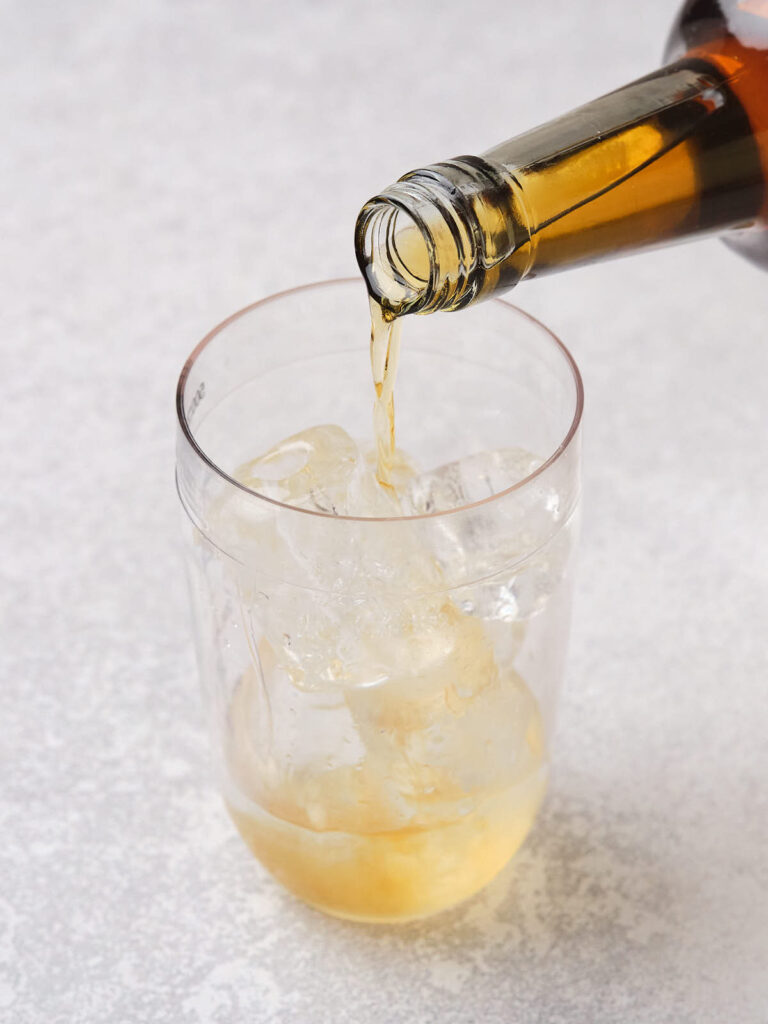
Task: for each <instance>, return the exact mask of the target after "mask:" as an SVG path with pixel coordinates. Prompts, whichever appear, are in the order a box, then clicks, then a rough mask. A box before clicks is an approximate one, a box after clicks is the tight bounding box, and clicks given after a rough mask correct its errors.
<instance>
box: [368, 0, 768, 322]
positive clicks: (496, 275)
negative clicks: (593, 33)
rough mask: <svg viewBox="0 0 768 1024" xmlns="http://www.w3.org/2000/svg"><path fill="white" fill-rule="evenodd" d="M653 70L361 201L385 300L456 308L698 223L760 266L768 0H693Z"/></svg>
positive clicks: (765, 250) (764, 243)
mask: <svg viewBox="0 0 768 1024" xmlns="http://www.w3.org/2000/svg"><path fill="white" fill-rule="evenodd" d="M666 56H667V58H668V59H670V60H671V63H668V64H667V65H665V66H664V67H662V68H661V69H659V70H658V71H655V72H653V73H652V74H650V75H647V76H646V77H644V78H641V79H639V80H637V81H635V82H632V83H630V84H629V85H626V86H624V87H623V88H621V89H618V90H616V91H615V92H612V93H609V94H608V95H606V96H603V97H601V98H600V99H597V100H594V101H593V102H592V103H589V104H587V105H586V106H583V107H579V108H578V109H577V110H574V111H571V112H570V113H569V114H566V115H564V116H563V117H560V118H558V119H556V120H554V121H551V122H549V123H548V124H545V125H542V126H541V127H539V128H535V129H533V130H532V131H529V132H526V133H525V134H523V135H519V136H517V137H516V138H514V139H511V140H510V141H509V142H505V143H503V144H502V145H500V146H496V147H494V148H493V149H491V150H488V151H487V152H486V153H484V154H482V156H463V157H458V158H456V159H454V160H448V161H445V162H443V163H438V164H433V165H431V166H429V167H424V168H421V169H419V170H416V171H411V172H410V173H409V174H406V175H404V176H403V177H402V178H401V179H400V180H399V181H398V182H396V183H395V184H394V185H391V186H390V187H389V188H387V189H385V190H384V191H383V192H381V193H380V194H379V195H378V196H375V197H374V198H373V199H371V200H370V201H369V202H368V203H367V204H366V205H365V207H364V208H363V209H362V211H361V213H360V216H359V218H358V222H357V226H356V231H355V247H356V253H357V258H358V262H359V264H360V268H361V270H362V271H363V274H364V276H365V279H366V282H367V285H368V288H369V291H370V292H371V295H372V297H373V298H374V299H375V300H376V301H377V302H379V303H380V304H381V306H382V308H383V311H384V312H385V314H388V315H389V316H399V315H401V314H403V313H408V312H418V313H427V312H433V311H435V310H440V309H443V310H452V309H461V308H462V307H464V306H466V305H468V304H470V303H471V302H474V301H476V300H477V299H479V298H481V297H484V296H487V295H489V294H491V293H498V292H501V291H504V290H506V289H508V288H511V287H513V286H514V285H515V284H517V283H518V282H519V281H520V280H522V279H523V278H525V277H533V276H535V275H539V274H544V273H549V272H551V271H555V270H561V269H565V268H567V267H570V266H577V265H579V264H584V263H591V262H594V261H596V260H600V259H606V258H610V257H612V256H617V255H621V254H623V253H626V252H629V251H634V250H638V249H641V248H645V247H650V246H658V245H662V244H664V243H666V242H672V241H675V240H680V239H684V238H694V237H696V236H698V235H701V234H703V233H708V232H725V233H726V238H727V240H728V241H729V242H730V244H732V245H733V246H734V247H736V248H739V249H740V250H741V251H742V252H744V253H745V254H746V255H747V256H749V257H750V258H751V259H753V260H755V261H757V262H760V263H762V264H764V265H766V266H768V186H767V185H766V182H767V181H768V0H738V2H737V0H689V2H688V3H686V4H685V5H684V7H683V9H682V11H681V12H680V14H679V16H678V19H677V21H676V23H675V26H674V28H673V30H672V34H671V37H670V41H669V43H668V45H667V50H666Z"/></svg>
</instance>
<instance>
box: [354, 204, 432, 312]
mask: <svg viewBox="0 0 768 1024" xmlns="http://www.w3.org/2000/svg"><path fill="white" fill-rule="evenodd" d="M355 254H356V256H357V262H358V265H359V267H360V271H361V273H362V274H363V277H364V278H365V283H366V286H367V288H368V292H369V294H370V295H371V296H372V298H373V299H375V300H376V302H378V303H379V305H380V306H381V307H382V310H383V311H384V313H385V315H387V314H388V315H389V316H391V317H395V316H402V315H403V314H404V313H413V312H419V311H420V310H422V309H424V307H425V306H426V304H427V299H428V296H429V294H430V292H431V291H433V290H434V284H435V259H434V254H435V246H434V241H433V239H432V237H431V235H430V232H429V228H428V226H427V224H426V223H425V221H424V220H423V219H422V218H421V217H420V216H419V213H418V211H417V210H416V209H413V208H412V207H411V208H410V209H409V208H407V207H406V205H405V204H404V203H403V202H402V200H401V199H400V198H399V197H396V196H392V195H388V194H382V195H380V196H375V197H374V198H373V199H371V200H370V201H369V202H367V203H366V204H365V206H364V207H363V209H362V210H361V211H360V215H359V216H358V218H357V223H356V225H355Z"/></svg>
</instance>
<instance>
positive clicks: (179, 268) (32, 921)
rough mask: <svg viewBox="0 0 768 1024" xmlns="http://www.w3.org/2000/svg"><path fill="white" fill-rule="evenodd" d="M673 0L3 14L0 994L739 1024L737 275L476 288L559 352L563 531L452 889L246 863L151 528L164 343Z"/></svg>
mask: <svg viewBox="0 0 768 1024" xmlns="http://www.w3.org/2000/svg"><path fill="white" fill-rule="evenodd" d="M673 10H674V4H672V3H669V2H664V0H652V2H651V0H646V2H645V3H643V4H625V3H601V2H598V0H592V2H586V0H581V2H579V3H571V2H565V0H557V2H554V0H549V2H546V3H537V4H534V3H522V2H516V3H513V2H510V0H506V2H497V0H486V2H484V3H482V4H481V5H479V7H473V6H472V5H470V4H469V3H468V2H467V3H463V4H460V3H456V2H441V3H438V2H437V0H434V2H432V3H418V2H414V0H409V2H402V0H396V2H394V3H393V2H389V3H386V4H384V3H382V4H373V3H364V2H362V0H357V2H354V0H348V2H342V0H334V2H333V3H319V2H318V3H310V2H305V3H295V2H291V0H284V2H282V3H265V2H260V3H259V2H250V3H248V2H246V0H242V2H240V3H232V2H228V3H226V2H225V3H214V2H213V0H209V2H185V3H181V2H170V0H168V2H153V0H144V2H140V0H135V2H130V3H129V2H124V3H104V2H99V3H96V2H93V3H91V2H73V3H69V4H66V3H54V2H49V3H43V2H39V0H38V2H35V0H31V2H25V0H15V2H13V0H6V3H5V4H4V5H3V7H2V12H1V13H0V19H1V21H2V24H1V25H0V47H1V48H2V59H1V60H0V95H1V96H2V103H1V115H0V116H1V117H2V125H1V128H2V131H1V134H0V138H2V144H1V145H0V166H1V167H2V195H3V200H2V207H1V208H0V216H1V217H2V230H1V232H0V246H1V253H2V278H3V283H4V298H3V302H2V310H1V315H2V333H1V335H0V346H1V347H2V366H3V376H2V380H3V417H2V420H3V462H4V469H3V501H2V533H1V536H2V546H3V550H2V554H1V556H0V568H1V569H2V575H3V590H2V624H3V641H2V666H3V667H2V685H1V687H0V744H2V790H1V791H0V792H1V795H0V822H2V825H1V829H2V841H1V842H0V1018H2V1020H3V1021H6V1020H7V1021H9V1022H13V1024H30V1022H45V1024H65V1022H66V1024H79V1022H86V1021H88V1022H91V1021H94V1022H103V1021H117V1022H124V1021H127V1022H131V1021H148V1022H168V1024H208V1022H210V1024H219V1022H228V1024H229V1022H241V1021H242V1022H246V1021H247V1022H249V1024H267V1022H278V1021H279V1022H281V1024H282V1022H285V1024H294V1022H295V1024H308V1022H310V1024H311V1022H319V1024H324V1022H329V1024H330V1022H333V1024H343V1022H354V1024H373V1022H387V1024H390V1022H393V1024H394V1022H409V1024H410V1022H432V1021H435V1022H437V1021H439V1022H440V1024H470V1022H480V1021H481V1022H486V1021H487V1022H498V1024H518V1022H525V1024H528V1022H542V1024H560V1022H563V1024H565V1022H568V1024H602V1022H609V1021H610V1022H616V1021H620V1022H630V1024H635V1022H649V1024H650V1022H653V1024H655V1022H662V1021H663V1022H667V1021H669V1022H674V1024H684V1022H692V1024H693V1022H695V1024H707V1022H712V1024H715V1022H716V1024H722V1022H724V1021H728V1022H741V1024H758V1022H761V1024H762V1022H765V1021H766V1020H768V980H766V956H767V954H766V949H767V948H768V895H767V892H766V889H767V885H768V864H767V861H768V855H767V854H766V849H767V848H768V820H767V819H768V814H767V812H766V779H768V751H767V749H766V733H767V729H766V726H767V725H768V722H767V721H766V662H767V656H766V649H767V647H768V640H767V638H766V633H767V632H768V626H767V624H768V528H767V526H766V524H767V523H768V490H767V488H766V459H767V457H768V440H767V437H766V435H767V433H768V426H767V424H766V416H767V414H766V383H767V382H768V345H766V321H767V317H766V314H767V313H768V299H767V295H768V278H766V277H765V276H762V275H761V274H760V273H759V272H758V270H756V269H755V268H754V267H751V266H750V265H748V264H746V263H745V262H743V261H741V260H740V259H738V258H737V257H736V256H734V255H733V254H732V253H730V252H729V251H728V250H727V249H726V248H725V247H724V246H722V245H721V244H720V243H718V242H717V241H714V240H712V241H707V242H702V243H699V244H695V245H690V246H687V247H685V246H683V247H679V248H675V249H672V250H668V251H666V252H659V253H654V254H650V255H643V256H640V257H635V258H632V259H627V260H623V261H618V262H616V263H614V264H612V265H605V266H601V267H598V268H592V269H589V270H581V271H577V272H573V273H571V274H569V275H564V276H562V277H559V278H551V279H550V280H545V281H541V282H536V283H531V284H525V285H523V286H521V288H520V289H519V291H518V292H517V295H516V299H517V301H518V302H519V303H520V304H521V305H523V307H524V308H526V309H528V310H530V311H531V312H533V313H534V314H536V315H540V316H541V317H543V318H544V319H545V320H546V321H547V322H548V323H549V324H551V325H552V326H553V327H554V328H555V329H556V330H557V331H558V332H559V333H560V334H561V336H562V337H563V338H564V339H565V340H566V341H567V343H568V344H569V345H570V346H571V348H572V350H573V352H574V353H575V355H576V357H577V359H578V360H579V362H580V364H581V367H582V370H583V373H584V378H585V382H586V390H587V403H588V411H587V415H586V421H585V451H586V474H585V530H584V538H583V548H582V558H581V568H580V578H579V586H578V595H577V607H576V615H575V622H574V630H573V642H572V653H571V657H570V667H569V672H568V680H567V689H566V693H565V697H564V703H563V708H562V715H561V720H560V728H559V734H558V739H557V757H556V765H555V776H554V784H553V788H552V792H551V795H550V797H549V799H548V802H547V804H546V807H545V810H544V812H543V814H542V816H541V819H540V821H539V823H538V825H537V827H536V830H535V832H534V834H533V835H532V836H531V838H530V841H529V842H528V843H527V845H526V847H525V848H524V850H523V852H522V853H521V854H520V856H519V857H518V858H517V861H516V863H515V866H514V870H513V871H511V872H510V873H508V874H507V875H506V876H505V877H504V878H503V879H501V880H500V881H499V882H497V883H495V884H494V885H492V886H491V887H490V888H489V889H488V890H487V891H486V892H485V893H484V894H483V895H482V896H480V897H479V898H477V899H475V900H474V901H472V902H470V903H469V904H468V905H466V906H463V907H461V908H460V909H458V910H456V911H454V912H450V913H448V914H446V915H444V916H443V917H441V918H439V919H436V920H434V921H432V922H429V923H425V924H420V925H413V926H408V927H403V928H396V929H376V928H373V927H362V926H353V925H348V924H343V923H341V922H336V921H333V920H330V919H327V918H325V917H323V916H321V915H319V914H317V913H314V912H313V911H311V910H308V909H306V908H304V907H302V906H300V905H298V904H297V903H296V902H294V901H293V900H292V899H291V898H290V897H289V896H287V895H285V894H283V893H282V892H281V891H280V890H279V889H278V888H276V887H275V886H274V885H273V884H272V883H271V882H270V881H269V880H268V879H267V877H266V876H265V875H264V873H263V872H262V871H261V869H260V868H259V867H258V866H257V865H256V864H255V863H254V862H253V861H252V860H251V858H250V856H249V855H248V853H247V852H246V850H245V848H244V846H243V845H242V844H241V842H240V841H239V839H238V838H237V837H236V836H235V835H234V832H233V829H232V827H231V825H230V824H229V822H228V820H227V819H226V817H225V814H224V811H223V809H222V807H221V805H220V803H219V800H218V798H217V796H216V795H215V794H214V793H213V792H212V790H211V788H210V787H209V784H208V782H207V776H206V743H205V734H204V731H203V728H202V725H201V706H200V701H199V698H198V688H197V681H196V678H195V666H194V662H193V652H192V644H191V639H190V629H189V621H188V618H187V606H186V594H185V591H184V587H183V576H182V570H181V564H180V557H179V550H178V548H179V545H178V538H177V530H178V513H177V508H176V496H175V493H174V490H173V484H172V470H173V435H174V417H173V391H174V385H175V378H176V376H177V373H178V371H179V369H180V367H181V364H182V362H183V360H184V358H185V356H186V355H187V353H188V352H189V350H190V349H191V348H192V347H193V345H194V344H195V343H196V342H197V341H198V340H199V338H200V337H201V336H202V335H203V334H204V333H205V332H206V330H207V329H208V328H209V327H211V326H212V325H213V324H215V323H217V322H218V321H219V320H221V319H222V318H223V317H224V316H226V315H227V314H229V313H230V312H232V311H234V310H236V309H238V308H240V307H242V306H244V305H245V304H247V303H249V302H251V301H253V300H255V299H257V298H260V297H263V296H265V295H267V294H269V293H270V292H273V291H276V290H279V289H282V288H286V287H290V286H292V285H295V284H299V283H302V282H305V281H309V280H315V279H319V278H326V277H330V276H336V275H348V274H352V273H354V272H355V269H356V268H355V264H354V259H353V254H352V246H351V231H352V224H353V220H354V216H355V214H356V212H357V209H358V207H359V205H360V203H361V202H362V201H363V200H364V199H366V198H367V197H368V196H369V195H370V194H371V193H372V192H373V191H375V190H376V189H377V188H378V187H380V186H383V185H386V184H387V183H388V182H390V181H392V180H393V179H394V178H395V177H397V176H398V175H399V174H400V173H401V172H402V171H404V170H406V169H408V168H411V167H414V166H418V165H419V164H422V163H425V162H429V161H431V160H436V159H440V158H443V157H448V156H451V155H455V154H457V153H461V152H474V151H481V150H483V149H485V148H487V147H488V146H490V145H492V144H493V143H495V142H498V141H500V140H501V139H502V138H504V137H506V136H509V135H512V134H515V133H516V132H518V131H520V130H523V129H524V128H526V127H528V126H530V125H533V124H535V123H538V122H540V121H542V120H544V119H546V118H548V117H550V116H553V115H555V114H557V113H559V112H561V111H562V110H564V109H567V108H568V107H570V106H572V105H575V104H576V103H578V102H581V101H583V100H586V99H588V98H590V97H592V96H594V95H597V94H599V93H600V92H603V91H606V90H608V89H611V88H613V87H615V86H617V85H618V84H620V83H621V82H622V81H625V80H628V79H629V78H631V77H633V76H635V75H639V74H642V73H644V72H645V71H646V70H649V69H651V68H652V67H653V66H654V65H655V63H656V62H657V59H658V56H659V53H660V50H661V48H662V44H663V40H664V37H665V34H666V31H667V26H668V23H669V22H670V21H671V18H672V12H673ZM405 369H406V372H407V368H405Z"/></svg>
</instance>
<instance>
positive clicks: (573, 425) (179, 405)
mask: <svg viewBox="0 0 768 1024" xmlns="http://www.w3.org/2000/svg"><path fill="white" fill-rule="evenodd" d="M340 284H343V285H347V284H357V285H359V286H360V287H361V288H364V287H365V282H364V281H363V280H362V279H361V278H359V277H339V278H331V279H329V280H325V281H312V282H310V283H309V284H302V285H297V286H296V287H294V288H286V289H284V290H283V291H280V292H275V293H274V294H273V295H268V296H267V297H266V298H263V299H259V300H258V301H257V302H252V303H251V304H250V305H248V306H244V307H243V308H242V309H239V310H238V311H237V312H236V313H232V314H231V315H230V316H228V317H227V318H226V319H225V320H222V321H221V323H219V324H217V325H216V326H215V327H213V328H212V329H211V330H210V331H209V332H208V333H207V334H206V335H205V337H204V338H203V339H202V341H199V342H198V344H197V345H196V346H195V347H194V348H193V350H192V352H191V353H190V354H189V356H188V357H187V360H186V362H185V363H184V366H183V367H182V370H181V373H180V375H179V380H178V383H177V385H176V416H177V419H178V422H179V426H180V428H181V432H182V434H183V436H184V438H185V440H186V441H187V443H188V444H189V446H190V447H191V448H192V450H193V452H194V453H195V454H196V455H197V456H198V457H199V458H200V459H201V460H202V461H203V462H204V463H205V464H206V465H207V466H208V467H209V468H210V469H212V470H213V472H214V473H216V474H217V476H219V477H221V478H222V479H223V480H224V481H225V482H226V483H228V484H231V485H232V486H233V487H236V488H237V489H238V490H240V491H244V492H245V493H246V494H248V495H250V496H251V497H252V498H257V499H258V500H259V501H266V502H268V503H269V504H270V505H274V506H276V507H277V508H281V509H285V510H286V511H288V512H301V513H303V514H305V515H309V516H317V517H319V518H321V519H331V520H341V521H344V520H346V521H351V522H361V523H400V522H410V521H414V520H420V519H436V518H439V517H440V516H451V515H456V514H458V513H461V512H467V511H469V510H470V509H476V508H481V507H482V506H483V505H489V504H491V503H492V502H495V501H498V500H499V499H501V498H504V497H506V496H507V495H508V494H512V493H513V492H514V491H520V490H522V489H523V488H524V487H527V486H528V484H530V483H531V481H533V480H535V479H536V478H537V477H539V476H541V475H542V474H543V473H545V472H546V471H547V470H548V469H549V468H550V467H551V466H553V465H554V464H555V463H556V462H557V461H558V459H560V457H561V456H562V455H564V454H565V452H566V451H567V450H568V448H569V447H570V445H571V443H572V441H573V439H574V437H575V436H576V432H577V431H578V429H579V425H580V424H581V417H582V413H583V411H584V384H583V381H582V378H581V373H580V371H579V367H578V366H577V364H576V360H575V359H574V358H573V356H572V355H571V353H570V351H569V350H568V348H567V347H566V346H565V345H564V344H563V342H562V341H561V340H560V339H559V338H558V336H557V335H556V334H555V333H554V331H552V330H550V328H549V327H547V325H546V324H544V323H542V322H541V320H538V319H537V318H536V317H535V316H532V315H531V314H530V313H526V311H525V310H524V309H520V307H519V306H515V305H514V304H513V303H511V302H507V301H506V300H505V299H499V298H497V299H490V300H487V301H490V302H493V303H495V304H497V305H500V306H505V307H506V308H507V309H508V310H511V311H512V312H513V313H516V314H518V315H519V316H522V317H524V318H525V319H526V320H528V321H529V322H530V323H532V324H535V326H536V327H538V328H540V329H541V330H542V331H543V332H544V333H545V334H547V335H548V336H549V338H550V339H551V340H552V341H553V342H554V343H555V345H556V347H557V348H558V349H559V350H560V353H561V354H562V355H563V357H564V358H565V361H566V364H567V365H568V368H569V369H570V371H571V376H572V378H573V382H574V385H575V389H576V403H575V409H574V413H573V416H572V418H571V422H570V425H569V427H568V430H567V431H566V434H565V437H564V438H563V440H562V441H561V442H560V444H559V445H558V446H557V448H555V450H554V451H553V452H552V454H551V455H549V456H548V458H546V459H545V460H544V461H543V462H542V463H541V465H540V466H537V467H536V469H534V470H533V472H531V473H529V474H528V475H527V476H524V477H523V478H522V479H521V480H517V481H516V482H515V483H514V484H511V485H510V486H509V487H505V488H504V490H503V491H497V492H496V493H495V494H489V495H488V497H486V498H480V499H479V500H478V501H472V502H467V504H465V505H459V506H457V507H455V508H448V509H440V510H437V511H434V512H419V513H415V514H412V515H405V516H353V515H340V514H337V513H334V512H322V511H320V510H319V509H311V508H301V507H300V506H299V505H290V504H288V503H287V502H284V501H278V500H277V498H270V497H268V496H267V495H266V494H260V493H259V491H254V490H251V488H250V487H246V486H245V484H242V483H240V481H239V480H236V479H235V478H234V477H232V476H230V475H229V473H226V472H225V471H224V470H223V469H222V468H221V466H218V465H216V463H215V462H214V461H213V459H211V458H210V457H209V456H208V455H207V454H206V452H205V451H204V450H203V449H202V448H201V446H200V445H199V444H198V442H197V440H196V438H195V436H194V433H193V431H192V427H191V425H190V423H189V420H188V419H187V413H186V408H185V403H184V390H185V387H186V384H187V379H188V377H189V374H190V372H191V371H192V367H193V366H194V364H195V363H196V361H197V359H198V357H199V356H200V355H201V354H202V352H203V351H204V349H206V348H207V347H208V345H209V344H210V343H211V342H212V341H213V339H214V338H216V337H217V336H218V335H219V334H221V333H222V331H224V330H225V329H226V328H227V327H229V325H230V324H232V323H234V321H235V320H239V319H240V318H241V317H243V316H246V315H247V314H248V313H252V312H253V311H254V310H255V309H259V308H260V307H261V306H266V305H267V304H268V303H271V302H277V301H278V300H280V299H285V298H286V297H288V296H289V295H296V294H298V293H299V292H305V291H312V290H315V289H317V288H324V287H329V286H334V285H340Z"/></svg>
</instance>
